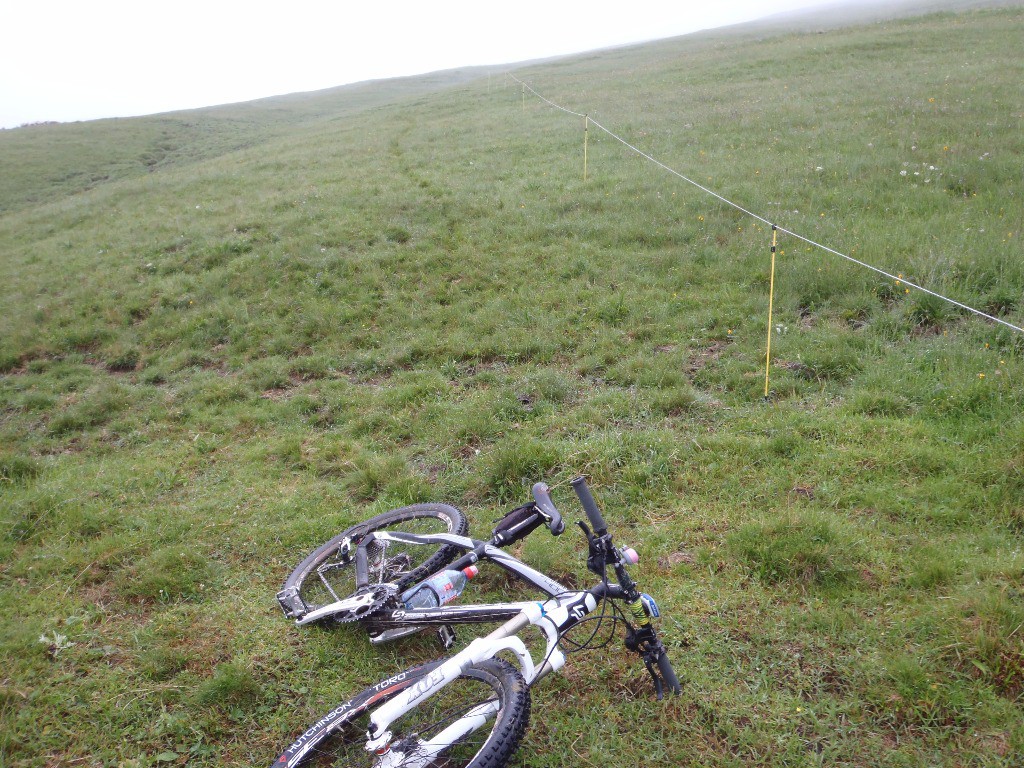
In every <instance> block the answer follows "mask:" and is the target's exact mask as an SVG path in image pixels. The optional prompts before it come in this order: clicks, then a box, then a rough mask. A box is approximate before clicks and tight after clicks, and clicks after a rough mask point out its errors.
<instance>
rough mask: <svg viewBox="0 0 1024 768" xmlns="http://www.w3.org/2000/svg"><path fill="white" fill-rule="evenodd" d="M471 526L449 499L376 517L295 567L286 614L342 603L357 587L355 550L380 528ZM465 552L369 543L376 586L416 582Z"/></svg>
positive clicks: (285, 597)
mask: <svg viewBox="0 0 1024 768" xmlns="http://www.w3.org/2000/svg"><path fill="white" fill-rule="evenodd" d="M468 530H469V524H468V523H467V522H466V517H465V515H463V514H462V512H460V511H459V510H457V509H456V508H455V507H452V506H449V505H447V504H413V505H412V506H408V507H401V508H400V509H392V510H391V511H389V512H384V513H383V514H380V515H376V516H375V517H371V518H370V519H369V520H366V521H364V522H362V523H359V524H358V525H354V526H352V527H351V528H349V529H347V530H345V531H343V532H342V533H340V534H338V535H337V536H335V537H334V538H332V539H330V540H329V541H327V542H325V543H323V544H322V545H320V546H319V547H317V548H316V549H315V550H313V552H312V553H310V555H309V556H308V557H307V558H306V559H305V560H303V561H302V562H301V563H299V565H298V566H297V567H296V568H295V570H294V571H292V573H291V574H290V575H289V576H288V578H287V580H285V583H284V586H283V587H282V588H281V591H280V592H279V593H278V595H277V599H278V602H280V603H281V607H282V609H283V610H284V612H285V615H286V616H289V617H290V618H294V619H302V617H303V616H305V615H306V614H307V613H309V612H310V611H314V610H316V609H317V608H320V607H321V606H324V605H328V604H330V603H334V602H337V601H339V600H342V599H344V598H347V597H349V596H350V595H352V594H353V593H354V592H355V590H356V574H355V550H356V547H357V546H358V544H359V542H360V541H361V540H362V539H363V537H365V536H367V535H368V534H370V533H374V532H375V531H395V532H401V533H419V534H425V533H454V534H458V535H460V536H465V535H466V533H467V531H468ZM458 553H459V550H458V548H456V547H450V546H444V545H441V546H431V545H416V544H400V543H398V542H376V541H375V542H373V543H372V544H371V545H370V546H369V547H368V552H367V554H368V555H369V565H370V585H371V586H373V585H374V584H386V583H393V584H395V585H396V586H397V587H398V589H399V590H402V589H405V588H406V587H408V586H411V585H412V584H414V583H415V582H417V581H420V580H421V579H425V578H426V577H427V576H429V575H430V574H432V573H434V572H435V571H437V570H439V569H440V568H441V567H443V566H444V565H446V564H447V563H450V562H451V561H452V560H453V559H454V558H455V556H456V555H457V554H458Z"/></svg>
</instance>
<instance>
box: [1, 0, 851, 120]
mask: <svg viewBox="0 0 1024 768" xmlns="http://www.w3.org/2000/svg"><path fill="white" fill-rule="evenodd" d="M832 2H834V0H832ZM829 4H831V3H830V2H829V1H828V0H715V1H714V2H696V3H693V4H691V3H685V2H681V1H680V0H676V1H675V2H650V1H649V0H623V2H620V3H611V2H602V1H601V0H589V1H588V2H576V1H573V0H543V1H540V0H518V1H513V2H491V1H490V0H471V1H468V2H467V1H464V0H434V2H422V1H421V2H408V1H406V0H358V1H356V0H333V2H322V1H321V0H291V2H277V3H266V2H262V0H248V1H240V0H175V1H174V2H167V1H166V0H4V6H5V7H4V9H3V13H2V19H3V24H2V30H0V127H13V126H16V125H21V124H23V123H29V122H39V121H45V120H59V121H68V120H89V119H93V118H99V117H122V116H129V115H142V114H151V113H154V112H166V111H170V110H176V109H187V108H192V107H203V106H211V105H215V104H225V103H229V102H235V101H248V100H250V99H257V98H261V97H264V96H274V95H278V94H283V93H293V92H296V91H311V90H318V89H321V88H329V87H332V86H336V85H343V84H346V83H353V82H359V81H361V80H368V79H375V78H385V77H396V76H400V75H413V74H420V73H423V72H432V71H435V70H439V69H449V68H452V67H460V66H471V65H489V64H505V63H512V62H516V61H523V60H527V59H534V58H540V57H546V56H556V55H561V54H569V53H576V52H579V51H586V50H591V49H594V48H603V47H608V46H613V45H621V44H625V43H631V42H639V41H642V40H652V39H657V38H662V37H671V36H674V35H681V34H685V33H687V32H694V31H697V30H700V29H709V28H713V27H718V26H724V25H727V24H734V23H737V22H741V21H748V20H752V19H757V18H762V17H765V16H769V15H773V14H776V13H780V12H784V11H790V10H796V9H800V8H812V7H817V6H822V5H829Z"/></svg>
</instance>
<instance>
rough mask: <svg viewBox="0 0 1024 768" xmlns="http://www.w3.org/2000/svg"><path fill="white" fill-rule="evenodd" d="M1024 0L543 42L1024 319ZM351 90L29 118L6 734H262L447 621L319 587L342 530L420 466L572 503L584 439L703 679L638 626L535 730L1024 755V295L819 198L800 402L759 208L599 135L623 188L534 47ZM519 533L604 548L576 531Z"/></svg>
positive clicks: (8, 285)
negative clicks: (327, 616) (452, 80)
mask: <svg viewBox="0 0 1024 768" xmlns="http://www.w3.org/2000/svg"><path fill="white" fill-rule="evenodd" d="M1022 30H1024V10H1022V9H1020V8H1017V9H1006V10H999V11H984V12H972V13H967V14H961V15H954V14H944V15H933V16H928V17H925V18H919V19H911V20H904V21H896V22H887V23H884V24H874V25H871V26H868V27H861V28H851V29H844V30H838V31H827V32H822V33H820V34H817V33H811V34H777V33H770V34H769V33H767V32H764V31H754V32H743V33H736V32H729V33H728V34H726V33H720V34H709V35H703V36H694V37H688V38H681V39H678V40H673V41H668V42H664V43H659V44H654V45H647V46H639V47H635V48H627V49H618V50H615V51H609V52H602V53H599V54H593V55H588V56H582V57H577V58H573V59H566V60H560V61H557V62H554V63H548V64H544V65H536V66H533V67H530V68H527V69H525V70H521V71H517V74H518V75H520V76H522V77H523V78H524V79H525V80H527V81H528V82H530V83H531V84H532V85H533V86H534V87H535V88H537V89H538V90H539V91H540V92H542V93H544V94H545V95H546V96H548V97H549V98H551V99H553V100H554V101H556V102H558V103H560V104H563V105H565V106H566V107H568V108H571V109H573V110H576V111H580V112H586V113H589V114H590V115H591V116H593V117H594V118H595V119H597V120H599V121H600V122H601V123H602V124H604V125H606V126H608V127H609V128H611V129H613V130H615V131H616V132H618V133H619V134H621V135H622V136H623V137H624V138H626V139H628V140H629V141H631V142H633V143H635V144H637V145H638V146H640V147H641V148H643V149H644V150H645V151H648V152H650V153H652V154H653V155H654V156H655V157H657V158H659V159H660V160H661V161H663V162H665V163H667V164H668V165H670V166H672V167H673V168H676V169H678V170H679V171H681V172H684V173H686V174H688V175H690V176H691V177H692V178H695V179H696V180H699V181H700V182H701V183H704V184H707V185H708V186H709V187H711V188H713V189H715V190H716V191H718V192H720V193H721V194H723V195H726V196H727V197H729V198H730V199H732V200H735V201H736V202H737V203H740V204H742V205H744V206H745V207H747V208H749V209H751V210H754V211H756V212H758V213H759V214H760V215H763V216H765V217H766V218H769V219H771V220H773V221H776V222H777V223H779V224H781V225H783V226H785V227H787V228H788V229H791V230H794V231H797V232H800V233H802V234H804V235H806V236H807V237H810V238H813V239H815V240H817V241H820V242H824V243H827V244H829V245H830V246H832V247H834V248H836V249H838V250H840V251H843V252H846V253H851V254H852V255H854V256H855V257H857V258H863V259H864V260H866V261H868V262H870V263H872V264H876V265H878V266H879V267H883V268H886V269H888V270H890V271H893V272H894V273H896V274H900V275H902V276H903V277H905V278H906V279H908V280H913V281H915V282H920V283H923V284H925V285H927V286H929V287H930V288H933V289H935V290H939V291H942V292H946V293H948V294H949V295H952V296H954V297H955V298H957V299H958V300H961V301H964V302H966V303H968V304H971V305H972V306H977V307H979V308H982V309H985V310H986V311H989V312H991V313H994V314H997V315H999V316H1001V317H1004V318H1005V319H1006V320H1007V321H1009V322H1012V323H1015V324H1016V325H1021V324H1022V322H1024V266H1022V264H1024V262H1022V259H1021V255H1022V254H1021V246H1020V242H1021V233H1022V229H1024V226H1022V224H1024V222H1022V218H1024V207H1022V204H1021V203H1022V201H1021V182H1022V178H1021V168H1020V151H1021V146H1022V139H1024V133H1022V125H1024V113H1022V111H1021V103H1020V98H1019V97H1020V83H1021V81H1022V79H1024V61H1021V60H1020V58H1019V57H1015V56H1011V55H1008V52H1009V51H1015V50H1017V49H1018V48H1019V44H1020V38H1021V32H1022ZM370 93H371V91H367V94H370ZM366 98H370V96H369V95H367V96H366ZM318 99H319V97H316V98H314V97H309V100H308V101H306V102H304V104H303V105H301V106H300V105H290V104H288V103H287V102H285V103H282V104H280V109H276V108H275V110H267V109H263V108H261V107H259V106H250V107H242V106H240V107H237V108H230V109H226V110H224V111H215V110H214V111H210V112H208V113H205V114H204V116H202V117H200V116H196V117H194V119H193V118H188V117H182V116H177V117H167V118H147V119H139V120H125V121H116V122H101V123H93V124H83V125H71V126H56V127H53V128H40V129H33V130H26V131H13V132H5V133H3V134H0V163H2V164H3V167H4V169H5V171H4V174H3V178H4V179H5V181H4V182H3V184H4V191H3V200H4V201H5V202H4V207H5V209H6V212H5V213H3V215H2V216H0V265H2V266H0V269H2V274H3V280H2V281H0V306H3V308H4V312H3V313H2V315H0V408H2V410H0V478H2V485H0V494H2V495H0V583H2V587H0V607H2V610H3V613H4V615H5V617H6V618H7V620H6V621H5V622H4V623H3V625H2V627H0V659H2V661H3V667H4V671H3V673H2V675H0V764H3V765H10V766H49V765H90V766H92V765H96V766H101V765H102V766H140V767H141V766H153V765H185V764H188V765H238V766H240V765H249V764H260V763H268V764H269V761H270V760H271V759H273V757H274V756H275V754H277V750H279V749H280V748H281V747H282V746H283V745H284V744H286V743H287V742H288V741H289V740H290V739H291V738H292V737H293V736H295V735H296V734H297V733H299V732H301V730H302V729H303V728H304V727H305V726H306V724H307V723H308V722H310V721H312V720H313V719H314V718H315V717H316V716H317V715H319V714H320V713H321V712H323V711H324V710H326V709H327V708H328V707H329V706H330V705H331V704H332V703H334V702H337V701H338V700H339V699H340V698H341V697H342V696H344V694H345V693H348V692H351V691H353V690H354V689H355V688H356V686H358V685H365V684H367V683H370V682H373V681H375V680H376V679H378V678H379V677H381V676H383V675H384V673H386V672H390V671H393V670H397V669H399V668H400V666H403V665H408V664H409V663H411V662H413V661H415V660H420V659H423V658H427V657H430V656H433V655H436V654H437V653H438V650H439V649H438V648H437V647H436V646H435V645H433V644H432V643H431V642H430V640H429V638H424V639H419V640H415V641H412V642H407V643H399V644H395V645H394V646H392V647H387V648H383V649H381V648H371V647H370V646H369V643H368V642H367V641H366V640H365V638H363V637H360V635H359V634H358V632H355V631H354V630H352V629H351V628H346V627H340V628H336V629H330V630H316V629H313V630H307V631H298V630H297V629H296V628H295V627H292V626H290V625H289V624H288V622H287V621H285V620H284V619H283V618H282V616H281V615H280V612H279V611H278V609H277V607H276V604H275V601H274V599H273V595H274V593H275V591H276V590H277V589H278V587H279V585H280V582H281V581H282V580H283V579H284V577H285V575H286V574H287V573H288V571H289V569H290V568H291V567H292V566H293V565H294V564H296V563H297V562H298V560H299V559H301V557H302V556H303V555H304V554H305V552H307V551H308V550H309V549H310V548H312V546H314V545H315V544H316V543H318V541H320V540H322V539H323V538H325V537H327V536H328V535H330V534H331V533H333V532H336V531H337V530H339V529H340V528H342V527H343V526H346V525H348V524H351V523H353V522H355V521H357V520H359V519H361V518H363V517H365V516H367V515H369V514H371V513H373V512H377V511H381V510H383V509H387V508H389V507H394V506H398V505H401V504H404V503H408V502H410V501H416V500H423V499H436V500H443V501H448V502H451V503H455V504H457V505H459V506H460V507H462V508H463V509H465V510H466V512H467V513H468V515H469V517H470V520H471V521H472V523H473V527H472V530H474V531H475V532H477V533H478V534H481V535H483V534H486V533H487V532H488V531H489V530H490V524H491V522H492V521H493V520H494V519H495V518H497V517H498V516H499V514H500V510H502V509H504V508H505V507H507V506H508V505H510V504H513V503H518V502H521V501H523V500H525V499H526V498H527V496H528V487H529V483H530V482H532V481H533V480H536V479H539V478H544V479H547V480H548V481H549V483H551V484H552V485H553V486H554V497H555V501H556V502H557V503H559V504H560V505H561V506H562V508H563V510H564V511H565V513H566V514H567V516H569V517H571V518H573V519H578V517H579V514H580V513H579V509H578V506H577V504H576V503H575V502H574V500H573V496H572V493H571V491H570V489H569V487H568V484H567V481H568V480H569V479H571V478H572V477H573V476H575V475H576V474H579V473H586V474H587V475H588V476H589V477H590V478H591V481H592V485H593V487H594V491H595V494H596V496H597V497H598V499H599V501H601V502H602V504H603V505H604V507H605V509H606V515H607V517H608V518H609V521H610V522H611V523H612V524H613V526H614V529H615V530H616V531H617V532H618V537H619V538H620V539H621V540H622V542H623V543H626V542H630V543H633V544H634V545H636V546H637V548H638V549H639V550H640V552H641V556H642V557H643V560H642V562H641V564H640V566H639V567H638V569H637V575H638V577H639V579H640V581H641V583H642V587H643V588H644V589H645V590H646V591H649V592H651V593H652V594H654V595H656V596H657V597H658V598H659V601H660V603H661V605H662V612H663V615H665V616H666V618H664V619H663V621H662V629H663V630H664V632H665V634H666V636H667V638H668V642H669V644H670V646H671V650H672V654H673V658H674V660H675V662H676V664H677V667H678V669H679V670H680V671H681V672H682V676H683V678H684V684H685V688H686V692H685V695H684V696H683V697H682V698H681V699H680V700H677V701H673V702H666V703H662V704H658V703H655V702H654V701H653V700H652V696H651V692H650V690H649V683H648V682H647V678H646V672H645V671H644V670H643V669H642V667H641V666H640V665H639V664H638V663H636V661H635V659H634V658H632V657H627V656H626V654H625V652H624V651H623V650H622V649H621V646H620V645H618V644H617V643H616V644H613V645H612V646H611V647H609V648H607V649H604V650H601V651H597V652H593V653H592V654H590V655H588V656H585V657H582V658H577V659H575V660H573V659H570V663H569V665H568V666H567V669H566V674H565V675H563V676H561V677H559V678H557V679H552V680H550V681H548V682H546V683H545V685H544V686H542V687H540V688H539V689H538V690H537V691H536V692H535V698H534V712H535V717H534V720H533V725H532V727H531V729H530V731H529V733H528V736H527V742H526V744H525V746H524V748H523V749H522V750H521V751H520V753H519V755H518V758H517V764H521V765H529V766H557V765H564V764H566V763H567V759H566V756H568V755H572V763H573V764H575V765H602V764H608V763H611V762H621V761H622V760H624V759H631V758H634V757H635V756H636V755H643V756H644V758H645V762H646V763H647V764H649V765H689V764H699V765H710V766H736V765H765V766H793V765H845V766H875V765H883V766H925V765H928V766H936V765H943V766H964V765H971V766H1011V765H1019V755H1020V754H1021V753H1022V750H1024V722H1022V716H1021V708H1020V705H1021V697H1022V693H1024V628H1022V625H1024V557H1022V555H1021V546H1022V540H1024V415H1022V414H1024V410H1022V406H1024V393H1022V390H1021V386H1020V382H1021V375H1022V372H1024V360H1022V352H1024V338H1022V336H1021V335H1020V334H1015V333H1013V332H1011V331H1009V330H1007V329H1002V328H999V327H997V326H995V325H993V324H990V323H987V322H985V321H981V320H978V319H976V318H973V317H969V316H965V315H964V314H962V313H960V312H958V311H954V310H953V309H952V308H950V307H949V306H948V305H945V304H943V303H940V302H937V301H934V300H931V299H928V298H926V297H923V296H921V295H918V294H916V293H914V292H910V293H907V292H906V288H905V285H904V284H903V283H902V282H899V283H897V282H894V281H887V280H882V279H879V278H878V277H877V276H875V275H873V273H871V272H868V271H866V270H863V269H861V268H858V267H855V266H853V265H850V264H848V263H846V262H843V261H841V260H838V259H836V258H835V257H832V256H829V255H828V254H826V253H824V252H821V251H815V250H807V247H806V246H805V245H804V244H802V243H800V242H798V241H792V240H785V239H784V240H782V241H781V242H780V244H779V251H780V252H779V265H778V272H777V275H776V295H775V323H774V325H775V329H774V338H773V342H772V366H771V382H772V392H771V397H770V398H769V399H768V400H767V401H764V400H763V399H762V397H761V395H762V387H763V382H764V368H763V365H764V354H765V353H764V344H765V324H766V314H767V303H768V263H769V250H768V249H769V244H770V233H769V232H768V231H767V230H766V228H765V227H763V226H761V225H759V224H757V222H756V221H754V220H752V219H749V218H745V217H744V216H743V215H741V214H739V213H737V212H736V211H734V210H732V209H729V208H727V207H724V206H723V205H722V204H720V203H718V202H717V201H715V200H714V199H713V198H710V197H707V196H705V195H703V194H702V193H699V192H698V191H696V190H694V189H693V188H692V187H689V186H688V185H685V184H684V183H682V182H680V181H679V180H677V179H675V178H674V177H672V176H670V175H668V174H666V173H664V172H662V171H659V170H658V169H657V168H655V167H653V166H652V165H650V164H649V163H646V162H645V161H643V160H642V159H640V158H638V157H636V156H635V155H631V154H629V153H627V152H626V151H624V149H623V148H622V147H621V145H619V144H618V143H617V142H614V141H612V140H610V139H609V138H608V137H606V136H603V135H602V134H600V132H598V131H595V130H593V129H592V130H591V133H590V143H589V176H590V177H589V179H588V180H587V181H586V182H584V181H583V178H582V142H583V135H582V128H583V126H582V124H581V121H579V120H577V119H575V118H570V117H567V116H566V115H565V114H564V113H561V112H558V111H556V110H553V109H551V108H550V107H547V106H545V105H544V104H543V103H541V102H539V101H537V100H535V99H528V100H527V101H526V102H525V106H524V102H523V100H522V96H521V93H520V90H519V89H518V88H516V87H514V86H513V85H512V84H511V83H509V82H507V81H505V80H503V79H502V78H499V77H494V78H492V79H491V80H490V81H488V79H487V78H482V79H479V80H473V81H468V82H462V83H456V84H454V85H452V86H451V87H448V88H445V89H438V90H433V91H432V90H429V89H425V90H424V91H422V92H419V93H416V94H408V93H406V94H403V95H402V96H401V97H400V98H394V99H392V100H390V101H389V100H387V99H383V98H382V99H381V101H380V102H377V103H375V104H374V105H373V106H372V108H358V105H355V106H354V105H353V104H350V103H349V102H348V101H346V99H347V96H346V94H345V93H344V92H339V93H337V94H326V95H323V96H322V101H321V100H318ZM293 106H294V109H293ZM175 121H178V122H175ZM186 122H191V125H188V126H186V125H185V123H186ZM175 126H177V127H175ZM167 131H169V132H171V133H173V134H174V135H173V137H172V138H170V139H167V141H168V143H170V144H171V145H172V149H171V150H169V151H168V153H167V154H166V155H161V156H160V159H158V160H157V161H156V162H155V163H153V164H152V165H150V164H148V163H147V162H145V161H141V160H140V158H141V157H142V153H143V152H145V151H148V150H147V149H146V148H147V147H151V146H153V144H154V142H157V141H162V139H159V138H158V137H159V136H160V135H161V132H167ZM131 137H134V138H131ZM54 142H60V143H61V144H62V145H63V146H65V147H66V148H67V150H66V151H67V153H68V154H66V155H61V154H60V153H59V152H55V151H54V147H55V143H54ZM78 145H80V146H83V147H90V148H91V149H90V150H89V151H90V152H92V153H93V154H91V155H88V156H82V155H81V153H80V152H79V150H76V149H74V147H75V146H78ZM67 157H75V158H78V157H82V162H81V164H80V165H77V166H75V165H72V164H71V163H69V162H68V160H67ZM8 168H9V169H11V170H10V171H7V170H6V169H8ZM97 174H99V175H101V176H102V175H106V176H109V177H110V179H109V180H104V181H103V182H102V183H94V181H95V180H93V181H88V180H87V179H89V178H92V176H95V175H97ZM89 187H91V188H89ZM525 554H526V556H527V558H528V559H529V560H530V561H531V562H535V563H537V564H539V565H541V566H543V567H547V568H551V569H552V570H553V572H554V573H556V574H566V573H567V572H572V573H576V574H579V575H580V578H581V580H582V579H583V578H584V577H583V574H584V573H585V571H584V567H583V558H582V553H581V552H580V550H579V541H578V536H576V535H575V534H573V533H567V534H566V536H564V537H563V538H561V539H557V540H554V539H551V538H550V537H545V536H542V535H538V536H537V538H536V539H535V540H533V541H530V542H527V544H526V546H525ZM479 584H480V586H479V587H477V586H474V589H483V590H493V591H494V593H495V594H498V593H499V592H500V589H501V587H502V581H501V579H500V578H499V577H498V576H497V575H494V574H492V575H491V576H487V575H486V574H484V575H481V577H480V582H479ZM468 599H472V597H470V598H468ZM468 634H469V633H468V632H463V633H462V635H463V639H464V640H465V639H468ZM596 723H600V724H601V727H602V729H603V730H602V732H601V735H600V737H599V738H598V737H594V736H593V734H594V733H595V731H596V728H595V725H596Z"/></svg>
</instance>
